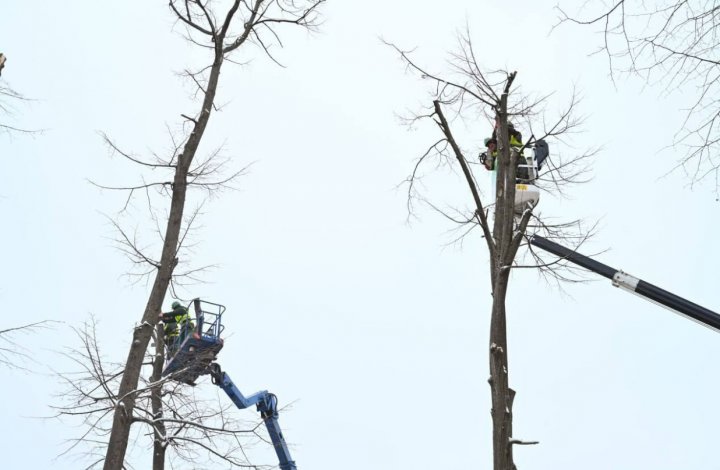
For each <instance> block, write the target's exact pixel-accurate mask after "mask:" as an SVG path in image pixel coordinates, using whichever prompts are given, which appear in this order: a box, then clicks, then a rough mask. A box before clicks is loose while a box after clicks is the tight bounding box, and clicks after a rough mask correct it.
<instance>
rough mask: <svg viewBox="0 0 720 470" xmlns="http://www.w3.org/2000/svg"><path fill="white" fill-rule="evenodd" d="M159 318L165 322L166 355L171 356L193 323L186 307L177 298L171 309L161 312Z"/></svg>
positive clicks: (190, 329) (192, 326) (192, 327)
mask: <svg viewBox="0 0 720 470" xmlns="http://www.w3.org/2000/svg"><path fill="white" fill-rule="evenodd" d="M159 318H160V320H161V321H162V322H163V323H164V324H165V327H164V328H163V332H164V333H165V344H166V345H167V348H168V356H172V355H173V354H175V351H176V350H177V348H178V346H180V345H181V344H182V342H183V341H184V340H185V338H186V337H187V335H188V334H189V333H190V332H191V331H192V330H193V329H195V325H194V324H193V322H192V321H191V320H190V315H189V314H188V309H187V308H185V307H183V305H182V304H181V303H180V302H178V301H177V300H176V301H174V302H173V303H172V311H171V312H167V313H161V314H160V316H159Z"/></svg>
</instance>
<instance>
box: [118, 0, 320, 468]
mask: <svg viewBox="0 0 720 470" xmlns="http://www.w3.org/2000/svg"><path fill="white" fill-rule="evenodd" d="M323 2H324V0H252V1H245V0H232V1H227V2H219V1H212V0H171V1H170V2H169V6H170V9H171V10H172V12H173V14H174V15H175V16H176V18H177V20H178V23H179V24H180V25H182V26H184V27H185V29H186V34H187V38H188V40H189V41H190V42H191V43H192V44H195V45H196V46H198V47H201V48H204V49H206V50H207V51H208V52H209V54H210V57H211V60H210V63H209V65H207V66H206V67H203V68H201V69H200V70H197V71H187V72H186V74H187V77H188V78H189V79H190V80H191V81H192V82H193V83H194V84H195V85H196V87H197V96H198V98H199V101H200V106H199V109H198V110H197V111H196V112H195V113H188V114H183V118H184V119H185V124H186V127H185V128H186V129H187V133H186V134H184V135H183V136H182V138H181V139H175V140H173V147H174V150H173V151H171V152H170V155H169V156H165V157H163V156H157V155H156V156H155V158H154V159H143V158H140V157H136V156H134V155H131V154H129V153H127V152H123V151H121V150H120V149H119V148H118V147H117V146H116V145H114V144H113V143H112V141H110V140H109V139H108V143H109V145H111V146H112V147H113V149H114V150H115V151H117V152H118V153H120V154H121V155H122V156H123V157H125V158H126V159H128V160H130V161H132V162H133V163H135V164H137V165H139V166H140V167H142V168H146V169H152V170H160V171H163V170H165V171H168V172H169V173H170V177H168V178H167V179H160V180H154V181H152V182H147V181H143V182H142V183H139V184H136V185H127V186H116V187H109V186H104V187H106V188H108V189H116V190H122V191H127V193H128V200H127V203H126V207H127V206H128V204H130V203H131V202H132V200H133V198H134V197H135V196H136V195H137V194H142V195H146V196H147V195H149V194H150V191H151V190H156V191H159V192H160V193H161V194H164V195H166V196H167V197H169V198H170V208H169V211H168V212H167V217H166V218H165V217H163V218H162V219H161V218H159V217H155V221H156V223H157V230H158V232H159V233H160V237H161V239H162V249H161V253H160V255H159V257H157V256H156V257H153V256H151V255H150V254H149V253H148V250H146V249H145V248H144V247H142V246H140V245H139V244H138V243H137V241H136V240H135V237H134V236H132V235H130V234H129V233H128V232H127V231H125V230H121V232H120V236H121V242H122V243H123V244H124V246H125V248H126V252H127V254H128V255H129V256H130V257H131V258H132V259H133V261H134V262H135V263H136V264H137V266H140V267H142V266H144V267H146V269H145V270H144V271H141V273H140V276H149V277H151V278H152V279H153V280H152V288H151V291H150V294H149V296H148V301H147V304H146V306H145V310H144V312H143V315H142V317H141V319H140V322H139V325H138V326H137V327H136V328H135V329H134V333H133V338H132V342H131V345H130V350H129V352H128V356H127V359H126V361H125V362H124V365H123V370H122V373H121V375H120V377H119V378H120V383H119V386H118V390H117V392H114V393H113V396H114V397H116V399H115V401H114V402H113V408H112V416H113V422H112V426H111V428H110V429H109V438H108V444H107V449H106V455H105V463H104V468H105V469H106V470H109V469H113V470H119V469H121V468H122V467H123V462H124V459H125V454H126V451H127V446H128V440H129V435H130V427H131V425H132V424H133V423H136V422H137V419H138V417H137V415H136V413H135V405H136V401H137V399H138V396H139V394H140V393H141V389H139V388H138V382H139V379H140V373H141V370H142V366H143V364H144V360H145V354H146V351H147V349H148V344H149V342H150V339H151V337H152V335H153V331H154V330H155V325H156V323H157V321H158V312H160V309H161V306H162V301H163V299H164V297H165V295H166V292H167V290H168V287H169V286H170V285H171V282H173V279H175V280H177V279H178V277H177V275H178V273H177V272H176V267H177V266H178V265H179V263H180V262H181V260H180V259H179V256H178V253H179V249H180V248H181V247H182V246H183V243H184V242H185V241H186V240H185V239H186V236H187V234H188V231H189V228H190V227H191V226H192V220H194V218H195V217H194V216H195V215H196V214H193V215H192V216H190V217H185V216H184V215H185V209H186V208H185V206H186V200H187V192H188V189H191V188H202V189H205V190H207V191H212V190H213V189H217V188H218V187H221V186H222V185H223V184H225V183H227V181H228V178H222V179H216V177H217V176H218V171H219V169H220V168H221V166H222V165H218V164H217V163H216V160H215V159H213V158H212V156H213V155H212V154H211V157H210V158H206V159H204V160H199V161H196V155H197V153H198V148H199V147H200V143H201V141H202V138H203V135H204V133H205V130H206V128H207V125H208V123H209V120H210V116H211V114H212V111H213V110H215V109H216V107H215V99H216V92H217V87H218V83H219V80H220V72H221V70H222V67H223V65H224V64H225V63H226V62H232V61H233V59H232V56H233V54H234V53H235V52H236V51H237V50H238V49H240V48H241V47H245V46H248V45H254V46H257V47H258V48H259V49H260V50H261V51H262V52H264V53H265V54H267V55H268V56H269V57H270V58H271V59H272V60H276V59H275V58H274V56H273V55H272V52H271V50H272V49H271V47H272V46H273V45H278V46H282V42H281V40H280V36H279V28H282V27H283V26H297V27H300V28H304V29H309V30H312V29H313V28H314V27H315V26H316V25H317V21H318V14H317V12H318V8H319V6H320V5H321V4H322V3H323ZM224 7H226V8H224ZM230 178H232V177H230ZM148 201H149V198H148ZM148 203H149V204H150V202H148ZM151 210H152V208H151ZM141 269H143V268H141ZM195 273H196V270H193V269H190V270H189V271H187V272H185V273H182V274H185V276H186V277H190V278H192V277H193V275H194V274H195ZM157 411H158V410H156V412H157Z"/></svg>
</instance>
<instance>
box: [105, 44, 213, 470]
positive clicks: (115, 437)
mask: <svg viewBox="0 0 720 470" xmlns="http://www.w3.org/2000/svg"><path fill="white" fill-rule="evenodd" d="M222 64H223V50H222V41H220V42H218V43H216V45H215V60H214V62H213V64H212V67H211V70H210V77H209V80H208V83H207V87H206V88H205V90H206V91H205V96H204V99H203V103H202V109H201V110H200V113H199V115H198V118H197V119H196V120H195V121H194V126H193V130H192V132H191V133H190V137H189V138H188V140H187V142H186V143H185V146H184V147H183V152H182V154H180V155H179V157H178V161H177V166H176V167H175V176H174V179H173V185H172V202H171V204H170V216H169V218H168V223H167V227H166V230H165V237H164V242H163V249H162V255H161V258H160V265H159V267H158V272H157V274H156V275H155V282H154V283H153V287H152V290H151V291H150V296H149V298H148V302H147V305H146V306H145V312H144V313H143V316H142V320H141V324H140V326H137V327H136V328H135V331H134V332H133V340H132V344H131V345H130V351H129V352H128V357H127V361H126V362H125V364H126V366H125V372H124V373H123V378H122V381H121V382H120V390H119V393H118V395H119V397H120V399H119V401H118V403H117V406H116V407H115V412H114V415H113V425H112V430H111V432H110V440H109V441H108V448H107V454H106V457H105V465H104V467H103V468H104V469H105V470H121V469H122V468H123V462H124V460H125V453H126V451H127V445H128V438H129V435H130V426H131V424H132V416H133V410H134V408H135V390H136V389H137V384H138V379H139V377H140V369H141V368H142V363H143V359H144V357H145V351H146V350H147V347H148V343H149V342H150V337H151V336H152V331H153V328H154V327H155V325H156V324H157V322H158V313H159V312H160V311H161V308H162V302H163V299H164V298H165V293H166V292H167V289H168V285H169V284H170V279H171V278H172V273H173V270H174V269H175V266H176V265H177V262H178V260H177V257H176V255H177V250H178V242H179V238H180V229H181V225H182V219H183V212H184V209H185V199H186V193H187V177H188V171H189V169H190V165H191V164H192V161H193V158H194V157H195V153H196V152H197V149H198V147H199V145H200V141H201V139H202V136H203V134H204V132H205V128H206V127H207V123H208V121H209V120H210V112H211V110H212V109H213V102H214V100H215V92H216V90H217V85H218V80H219V78H220V68H221V66H222Z"/></svg>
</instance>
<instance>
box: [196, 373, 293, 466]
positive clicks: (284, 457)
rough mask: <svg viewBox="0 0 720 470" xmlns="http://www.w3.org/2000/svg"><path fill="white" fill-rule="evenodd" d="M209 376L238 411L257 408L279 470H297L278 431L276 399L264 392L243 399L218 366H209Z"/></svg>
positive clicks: (238, 390)
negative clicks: (275, 455) (277, 460)
mask: <svg viewBox="0 0 720 470" xmlns="http://www.w3.org/2000/svg"><path fill="white" fill-rule="evenodd" d="M210 370H211V371H210V376H211V378H212V383H213V384H215V385H217V386H218V387H220V388H222V389H223V390H224V391H225V393H227V395H228V396H229V397H230V399H231V400H232V401H233V403H235V406H237V407H238V408H240V409H244V408H249V407H251V406H253V405H256V406H257V410H258V411H259V412H260V416H262V419H263V421H265V426H266V427H267V430H268V434H270V439H271V440H272V443H273V447H275V453H276V454H277V456H278V459H279V460H280V470H297V466H296V465H295V462H294V461H293V459H292V458H291V457H290V450H289V449H288V447H287V443H286V442H285V438H284V437H283V435H282V431H281V430H280V422H279V421H278V411H277V397H276V396H275V395H273V394H272V393H270V392H267V391H265V390H263V391H261V392H257V393H254V394H252V395H250V396H249V397H245V396H244V395H243V394H242V393H241V392H240V389H238V388H237V387H236V386H235V384H234V383H233V381H232V379H231V378H230V376H229V375H227V374H226V373H225V372H223V371H222V370H221V369H220V365H219V364H217V363H213V364H212V365H211V366H210Z"/></svg>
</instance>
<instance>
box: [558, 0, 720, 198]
mask: <svg viewBox="0 0 720 470" xmlns="http://www.w3.org/2000/svg"><path fill="white" fill-rule="evenodd" d="M585 7H586V8H587V9H589V11H586V12H584V13H583V14H582V16H580V15H578V16H572V15H570V14H568V13H566V12H565V10H563V9H562V8H561V7H557V10H558V12H559V23H560V24H562V23H573V24H577V25H583V26H587V27H592V28H595V29H598V30H599V31H600V32H601V33H602V38H603V39H602V43H601V45H600V51H602V52H604V53H605V55H606V57H607V59H608V67H609V69H610V73H611V77H612V78H613V81H614V80H615V76H616V75H617V74H620V75H623V74H624V75H632V76H637V77H640V78H641V79H642V80H644V81H646V82H647V83H648V84H651V85H654V84H658V85H661V86H662V87H663V89H664V90H665V91H666V92H671V91H673V90H682V91H683V92H686V93H687V94H688V96H691V99H690V101H689V102H688V106H687V109H685V119H684V121H683V124H682V128H681V129H679V130H678V132H677V134H676V135H675V138H674V141H673V145H674V146H677V147H680V148H681V149H683V156H682V157H681V158H680V160H679V162H678V164H677V165H676V166H675V169H677V168H682V169H683V170H684V171H685V173H686V175H688V176H689V177H690V180H691V182H692V183H696V182H699V181H701V180H703V179H705V178H712V179H714V182H715V189H716V192H717V191H719V190H720V179H719V178H720V155H719V154H718V152H719V151H720V98H718V97H720V80H719V79H720V52H718V51H720V47H719V46H720V5H718V4H717V2H715V1H706V0H660V1H655V2H650V3H648V2H644V1H642V0H613V1H611V2H608V1H604V2H596V3H588V4H586V5H585Z"/></svg>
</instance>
